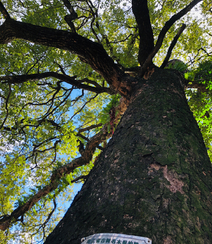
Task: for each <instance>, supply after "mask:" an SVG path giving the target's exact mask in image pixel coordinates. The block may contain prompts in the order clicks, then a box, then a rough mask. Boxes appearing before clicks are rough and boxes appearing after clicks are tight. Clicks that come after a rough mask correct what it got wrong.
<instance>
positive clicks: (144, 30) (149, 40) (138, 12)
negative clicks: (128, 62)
mask: <svg viewBox="0 0 212 244" xmlns="http://www.w3.org/2000/svg"><path fill="white" fill-rule="evenodd" d="M132 10H133V14H134V15H135V19H136V22H137V24H138V29H139V36H140V44H139V54H138V60H139V63H140V65H143V63H144V62H145V60H146V59H147V57H148V56H149V54H150V53H151V52H152V50H153V48H154V37H153V32H152V26H151V23H150V18H149V9H148V6H147V0H132Z"/></svg>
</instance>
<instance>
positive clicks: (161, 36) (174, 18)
mask: <svg viewBox="0 0 212 244" xmlns="http://www.w3.org/2000/svg"><path fill="white" fill-rule="evenodd" d="M201 1H202V0H193V1H192V2H191V3H190V4H189V5H187V6H186V7H185V8H184V9H182V10H181V11H180V12H179V13H177V14H175V15H173V16H172V17H171V18H170V19H169V20H168V21H167V22H166V23H165V25H164V27H163V28H162V30H161V32H160V34H159V36H158V40H157V43H156V45H155V47H154V49H153V51H152V52H151V53H150V54H149V56H148V58H147V59H146V61H145V62H144V64H143V66H142V67H141V71H140V73H139V75H140V76H143V75H144V73H145V71H146V69H147V68H148V67H149V66H150V65H151V63H152V59H153V58H154V56H155V55H156V53H157V52H158V50H159V49H160V48H161V46H162V43H163V39H164V37H165V35H166V33H167V32H168V30H169V29H170V28H171V26H172V25H173V24H174V23H175V22H176V21H177V20H179V19H180V18H181V17H183V16H184V15H185V14H187V13H188V12H189V11H190V10H191V9H192V8H193V7H194V6H195V5H197V4H198V3H199V2H201Z"/></svg>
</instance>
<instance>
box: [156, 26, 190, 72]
mask: <svg viewBox="0 0 212 244" xmlns="http://www.w3.org/2000/svg"><path fill="white" fill-rule="evenodd" d="M185 28H186V25H185V24H183V25H182V26H181V27H180V29H179V31H178V32H177V35H176V36H175V37H174V39H173V41H172V43H171V45H170V47H169V49H168V52H167V54H166V57H165V59H164V61H163V63H162V65H161V66H160V68H162V69H163V68H164V67H165V66H166V65H167V63H168V61H169V58H170V57H171V53H172V50H173V49H174V46H175V45H176V43H177V41H178V39H179V37H180V35H181V34H182V32H183V31H184V30H185Z"/></svg>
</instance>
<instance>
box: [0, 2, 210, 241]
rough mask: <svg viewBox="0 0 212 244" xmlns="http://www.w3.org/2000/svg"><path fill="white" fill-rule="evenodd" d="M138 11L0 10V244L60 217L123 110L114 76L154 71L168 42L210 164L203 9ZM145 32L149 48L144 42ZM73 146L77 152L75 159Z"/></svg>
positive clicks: (74, 6)
mask: <svg viewBox="0 0 212 244" xmlns="http://www.w3.org/2000/svg"><path fill="white" fill-rule="evenodd" d="M143 2H146V1H143V0H139V1H136V0H133V1H132V2H131V1H128V0H104V1H101V0H85V1H84V0H83V1H78V0H76V1H69V0H36V1H31V0H25V1H23V0H15V1H10V0H3V1H1V2H0V10H1V19H0V20H1V26H0V34H1V37H0V43H1V47H2V48H1V49H0V61H1V67H0V81H1V82H0V102H1V103H0V105H1V107H0V111H1V114H0V129H1V132H0V147H1V158H0V160H1V164H0V174H1V178H0V181H1V186H2V187H1V188H0V204H1V207H0V211H1V213H0V215H1V216H2V217H1V219H0V223H3V225H4V227H5V228H4V227H3V225H2V227H1V229H2V230H4V232H3V231H1V232H0V239H1V240H3V242H2V243H9V242H10V241H12V240H13V239H16V240H17V238H19V239H20V240H21V243H30V241H31V238H32V240H36V241H37V240H39V239H43V238H45V237H46V236H47V235H48V233H50V232H51V231H52V229H53V228H54V226H55V223H56V221H58V219H59V216H60V215H61V214H62V212H63V211H64V209H63V208H62V207H60V208H61V209H60V208H58V205H59V206H62V202H63V201H65V200H66V199H71V197H72V186H73V184H74V182H78V181H84V179H85V178H86V175H87V174H88V172H89V171H90V169H91V168H92V166H93V164H94V163H95V158H96V157H98V154H99V153H100V152H101V150H102V149H103V147H105V145H106V143H107V140H108V139H109V138H110V136H111V135H112V134H113V129H115V125H116V124H117V123H118V121H119V119H120V117H121V115H122V114H123V112H124V110H125V109H126V106H127V94H128V90H127V89H128V85H125V87H121V86H120V85H119V83H118V82H119V81H118V78H117V77H125V76H126V80H128V79H129V77H135V75H137V74H139V72H140V75H145V72H146V68H147V67H149V66H150V63H152V60H153V63H154V64H155V65H157V66H161V65H162V63H163V61H164V59H165V57H166V55H167V50H168V48H169V47H170V44H171V43H173V48H172V49H171V50H170V55H171V59H178V60H181V61H182V62H183V63H182V62H181V63H176V64H174V65H166V68H171V69H176V70H177V71H176V72H181V74H182V76H185V84H186V85H185V90H186V94H187V98H188V101H189V105H190V107H191V110H192V112H193V113H194V116H195V117H196V119H197V121H198V123H199V126H200V128H201V131H202V134H203V137H204V140H205V144H206V146H207V148H208V153H209V156H210V157H212V147H211V141H212V136H211V135H212V133H211V124H212V121H211V120H212V115H211V102H212V101H211V100H212V96H211V94H212V93H211V90H212V56H211V54H212V50H211V36H212V32H211V30H210V26H211V24H212V20H211V19H212V18H211V15H212V3H211V1H210V0H204V1H200V0H199V1H198V0H194V1H191V0H184V1H181V0H176V1H163V0H162V1H156V0H149V1H148V3H146V5H145V6H146V8H145V9H144V13H143V15H140V13H139V12H138V13H137V11H140V8H139V6H140V5H142V4H143ZM136 4H137V5H138V8H136V6H137V5H136ZM144 4H145V3H144ZM147 4H148V9H149V17H150V22H151V24H150V22H148V20H145V18H146V19H148V14H147V16H146V15H145V14H146V13H148V11H147ZM132 5H133V6H134V8H132ZM194 6H195V7H194ZM193 7H194V8H193ZM145 11H146V12H145ZM133 13H134V14H133ZM140 16H144V17H142V18H140ZM143 18H144V20H143ZM142 21H145V25H142ZM28 24H32V25H33V26H32V25H28ZM182 24H186V28H184V27H183V29H181V28H182ZM148 26H149V27H148ZM40 27H45V28H43V29H40ZM46 27H47V28H46ZM184 29H185V30H184ZM54 30H58V31H57V32H54ZM10 31H11V32H10ZM23 32H25V33H23ZM33 32H35V35H33ZM151 32H152V33H153V36H154V40H153V39H152V40H151V38H149V39H148V40H145V37H146V38H148V35H150V36H151ZM149 33H150V34H149ZM177 33H179V35H178V37H177V39H176V41H174V40H175V36H176V35H177ZM66 36H67V38H66ZM143 44H144V45H146V48H145V50H143V49H142V48H141V47H142V45H143ZM147 44H148V45H147ZM138 57H139V58H138ZM169 58H170V56H168V59H169ZM164 66H165V65H164ZM111 74H112V75H111ZM120 97H122V98H124V99H122V98H121V99H120ZM119 101H120V103H118V102H119ZM113 110H114V114H115V116H114V118H113V119H112V117H113V116H111V113H112V112H111V111H113ZM78 140H80V141H81V142H83V143H84V144H85V145H86V146H85V150H84V152H83V153H82V154H81V155H80V154H79V150H78V146H79V142H78ZM96 148H97V150H95V149H96ZM25 208H26V209H25ZM56 209H57V210H56ZM55 210H56V211H55ZM54 212H55V213H54ZM11 216H12V217H11ZM9 227H11V228H10V229H9Z"/></svg>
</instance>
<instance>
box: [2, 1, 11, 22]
mask: <svg viewBox="0 0 212 244" xmlns="http://www.w3.org/2000/svg"><path fill="white" fill-rule="evenodd" d="M0 12H1V13H2V14H3V16H4V18H5V19H10V15H9V13H8V12H7V10H6V8H5V7H4V5H3V4H2V2H0Z"/></svg>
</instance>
